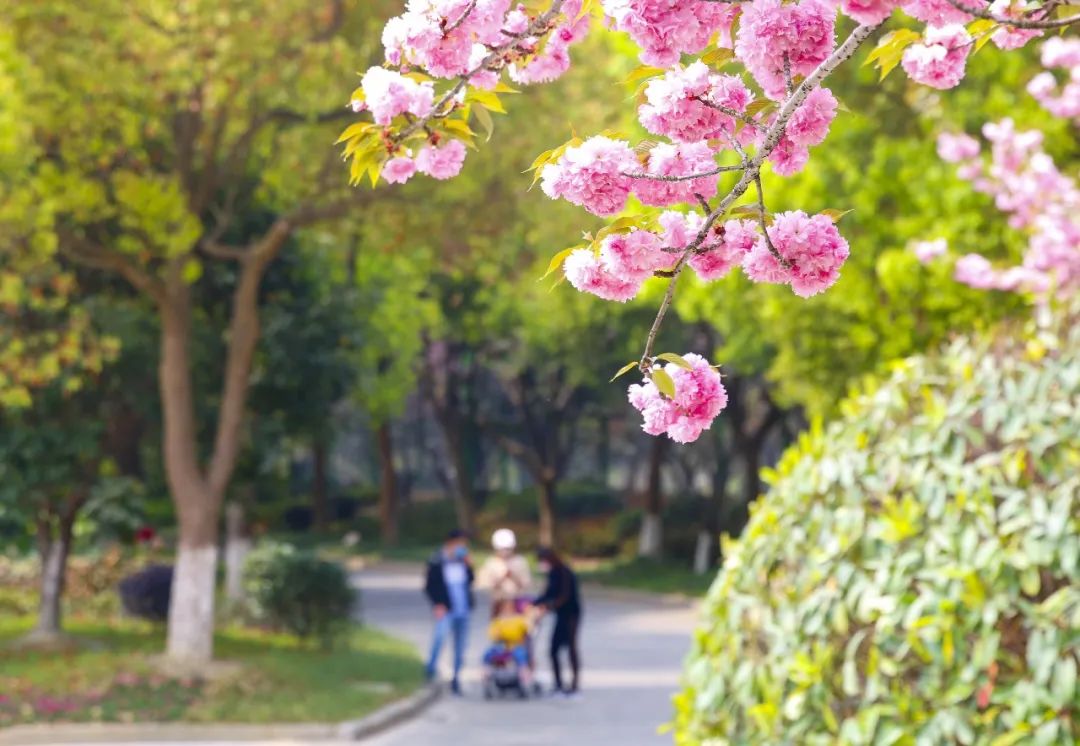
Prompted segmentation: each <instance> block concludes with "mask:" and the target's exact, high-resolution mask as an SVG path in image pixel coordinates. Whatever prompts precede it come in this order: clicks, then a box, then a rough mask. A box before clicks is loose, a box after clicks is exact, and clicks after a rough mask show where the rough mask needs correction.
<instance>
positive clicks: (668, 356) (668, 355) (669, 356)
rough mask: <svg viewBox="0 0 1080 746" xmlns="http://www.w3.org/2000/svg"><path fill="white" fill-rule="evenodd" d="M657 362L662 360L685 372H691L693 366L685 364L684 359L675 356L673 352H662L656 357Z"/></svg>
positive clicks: (680, 356)
mask: <svg viewBox="0 0 1080 746" xmlns="http://www.w3.org/2000/svg"><path fill="white" fill-rule="evenodd" d="M656 359H657V360H664V361H666V362H669V363H673V364H675V365H677V366H679V367H680V368H683V369H685V370H693V369H694V366H692V365H691V364H690V363H688V362H686V358H684V357H683V356H682V355H676V354H675V353H674V352H662V353H660V354H659V355H657V356H656Z"/></svg>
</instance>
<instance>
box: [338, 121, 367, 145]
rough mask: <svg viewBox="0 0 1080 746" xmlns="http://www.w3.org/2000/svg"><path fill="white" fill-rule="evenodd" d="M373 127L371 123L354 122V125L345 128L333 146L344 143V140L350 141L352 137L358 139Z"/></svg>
mask: <svg viewBox="0 0 1080 746" xmlns="http://www.w3.org/2000/svg"><path fill="white" fill-rule="evenodd" d="M374 126H375V125H374V124H372V123H371V122H356V123H355V124H350V125H349V126H348V127H346V128H345V130H344V131H343V132H342V133H341V135H340V136H338V139H337V140H336V141H335V142H334V144H335V145H338V144H340V143H343V142H345V141H346V140H351V139H353V138H354V137H359V136H360V135H363V134H366V133H367V132H368V130H370V129H371V128H372V127H374Z"/></svg>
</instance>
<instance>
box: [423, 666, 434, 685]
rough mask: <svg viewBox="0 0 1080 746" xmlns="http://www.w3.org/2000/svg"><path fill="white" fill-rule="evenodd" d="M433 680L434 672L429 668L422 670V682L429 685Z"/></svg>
mask: <svg viewBox="0 0 1080 746" xmlns="http://www.w3.org/2000/svg"><path fill="white" fill-rule="evenodd" d="M434 680H435V671H433V670H432V669H430V668H424V681H426V682H428V683H431V682H432V681H434Z"/></svg>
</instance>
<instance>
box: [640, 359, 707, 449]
mask: <svg viewBox="0 0 1080 746" xmlns="http://www.w3.org/2000/svg"><path fill="white" fill-rule="evenodd" d="M682 357H683V359H684V360H685V361H686V362H687V363H689V364H690V366H691V369H690V370H687V369H686V368H683V367H681V366H679V365H676V364H675V363H668V364H667V365H666V366H664V368H663V370H664V372H665V373H667V374H668V375H669V376H670V377H671V380H672V382H673V383H674V384H675V395H674V397H672V398H668V397H666V396H664V395H663V394H662V393H661V392H660V390H659V389H658V388H657V387H656V384H655V383H653V381H652V380H650V379H645V380H643V381H642V382H641V383H640V384H637V383H635V384H633V385H631V386H630V388H629V389H628V391H627V394H628V398H629V400H630V404H631V405H633V407H634V408H635V409H637V410H638V411H639V412H641V414H642V418H643V422H642V425H641V427H642V429H643V430H644V431H645V432H647V433H648V434H650V435H663V434H666V435H667V436H668V437H669V438H671V439H672V440H673V441H675V442H676V443H691V442H693V441H695V440H697V439H698V438H699V437H700V436H701V433H702V432H704V431H705V430H708V429H709V427H710V426H711V425H712V422H713V420H714V419H716V416H717V415H719V414H720V412H721V411H722V410H723V409H724V407H726V406H727V390H726V389H725V388H724V384H723V383H722V382H721V380H720V373H719V372H717V370H716V369H715V368H713V367H712V366H711V365H709V362H708V361H707V360H706V359H705V358H703V357H701V356H700V355H697V354H694V353H692V352H691V353H687V354H686V355H683V356H682Z"/></svg>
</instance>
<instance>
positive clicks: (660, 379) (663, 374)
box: [649, 368, 675, 399]
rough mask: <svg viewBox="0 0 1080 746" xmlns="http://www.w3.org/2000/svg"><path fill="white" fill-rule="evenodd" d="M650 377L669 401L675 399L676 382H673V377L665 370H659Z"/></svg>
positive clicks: (654, 371)
mask: <svg viewBox="0 0 1080 746" xmlns="http://www.w3.org/2000/svg"><path fill="white" fill-rule="evenodd" d="M649 377H650V378H652V382H653V383H655V384H656V388H657V389H659V390H660V393H661V394H663V395H664V396H666V397H668V398H669V399H674V398H675V381H673V380H671V376H669V375H668V374H667V371H665V370H664V369H663V368H657V369H655V370H653V371H652V372H651V373H650V374H649Z"/></svg>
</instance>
